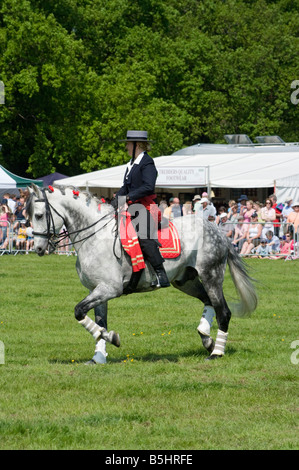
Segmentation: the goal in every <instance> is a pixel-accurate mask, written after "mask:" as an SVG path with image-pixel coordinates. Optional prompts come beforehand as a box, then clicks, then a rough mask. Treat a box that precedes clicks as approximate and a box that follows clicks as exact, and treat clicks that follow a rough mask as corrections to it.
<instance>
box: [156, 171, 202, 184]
mask: <svg viewBox="0 0 299 470" xmlns="http://www.w3.org/2000/svg"><path fill="white" fill-rule="evenodd" d="M156 184H158V185H159V186H168V185H171V186H173V185H174V184H175V185H178V186H179V185H182V186H193V187H194V186H195V187H196V186H201V185H203V186H204V185H206V184H207V181H206V167H203V166H201V167H199V166H198V167H194V166H192V167H187V166H163V167H158V178H157V183H156Z"/></svg>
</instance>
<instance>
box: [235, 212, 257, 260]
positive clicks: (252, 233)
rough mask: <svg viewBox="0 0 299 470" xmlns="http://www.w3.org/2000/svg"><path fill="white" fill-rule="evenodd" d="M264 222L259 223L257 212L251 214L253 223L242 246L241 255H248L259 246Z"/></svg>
mask: <svg viewBox="0 0 299 470" xmlns="http://www.w3.org/2000/svg"><path fill="white" fill-rule="evenodd" d="M262 229H263V226H262V224H260V223H258V220H257V213H256V212H255V213H254V214H252V216H251V223H250V225H249V229H248V232H247V235H246V240H245V242H244V244H243V246H242V250H241V253H240V255H241V256H248V255H250V253H251V250H252V249H253V248H254V247H256V246H258V245H259V243H260V238H261V235H262Z"/></svg>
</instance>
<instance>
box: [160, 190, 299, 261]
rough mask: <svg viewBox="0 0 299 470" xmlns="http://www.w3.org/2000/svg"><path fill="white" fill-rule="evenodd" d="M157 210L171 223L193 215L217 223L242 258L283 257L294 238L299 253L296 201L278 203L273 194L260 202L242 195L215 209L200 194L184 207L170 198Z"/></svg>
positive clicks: (178, 201) (288, 250)
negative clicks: (179, 218)
mask: <svg viewBox="0 0 299 470" xmlns="http://www.w3.org/2000/svg"><path fill="white" fill-rule="evenodd" d="M160 209H161V212H162V213H163V216H164V217H166V218H168V219H170V220H172V219H174V218H175V217H178V216H182V215H186V214H194V215H195V216H200V217H203V218H205V219H208V220H209V221H210V222H211V223H215V224H217V225H218V227H219V229H220V230H221V231H222V232H223V233H224V235H225V236H226V237H228V238H229V240H230V241H231V243H232V244H233V246H234V248H235V249H236V251H238V252H239V253H240V255H241V256H242V257H246V256H254V257H259V258H265V257H266V258H271V259H280V258H286V257H288V256H291V255H292V254H293V252H294V239H295V242H296V241H297V243H298V245H297V246H298V251H299V201H293V200H292V198H291V197H287V198H286V199H285V201H283V203H277V197H276V195H275V194H272V195H271V196H269V197H268V198H266V200H265V202H264V203H261V202H259V201H253V200H250V199H249V198H248V197H247V195H246V194H242V195H241V196H240V197H239V199H238V200H237V201H234V200H230V201H228V203H227V204H225V205H221V206H219V207H218V208H216V207H215V206H214V204H213V202H212V200H210V199H209V198H208V194H207V193H206V192H203V193H202V194H201V195H199V194H197V195H195V196H194V197H193V199H192V201H187V202H186V203H184V204H181V203H180V200H179V198H177V197H174V198H170V199H169V204H167V201H166V200H162V201H160ZM296 237H297V238H296Z"/></svg>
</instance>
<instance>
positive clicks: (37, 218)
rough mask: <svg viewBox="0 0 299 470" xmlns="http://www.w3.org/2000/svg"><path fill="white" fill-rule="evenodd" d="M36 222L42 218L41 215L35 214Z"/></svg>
mask: <svg viewBox="0 0 299 470" xmlns="http://www.w3.org/2000/svg"><path fill="white" fill-rule="evenodd" d="M35 218H36V220H40V219H42V218H43V214H35Z"/></svg>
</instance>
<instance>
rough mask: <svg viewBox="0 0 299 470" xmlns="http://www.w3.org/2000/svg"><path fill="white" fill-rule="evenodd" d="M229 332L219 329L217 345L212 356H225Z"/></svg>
mask: <svg viewBox="0 0 299 470" xmlns="http://www.w3.org/2000/svg"><path fill="white" fill-rule="evenodd" d="M227 335H228V333H224V331H221V330H218V332H217V338H216V342H215V347H214V349H213V352H212V356H213V355H215V356H224V351H225V345H226V341H227Z"/></svg>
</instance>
